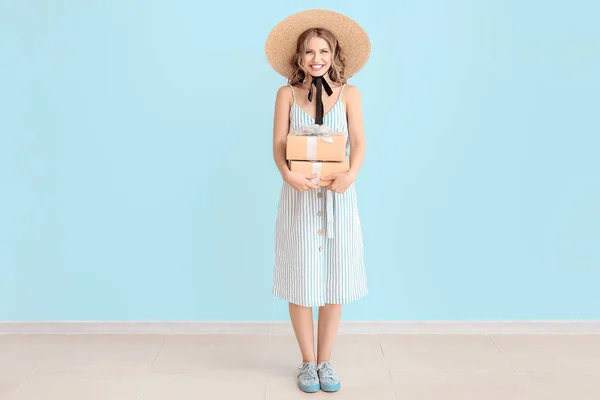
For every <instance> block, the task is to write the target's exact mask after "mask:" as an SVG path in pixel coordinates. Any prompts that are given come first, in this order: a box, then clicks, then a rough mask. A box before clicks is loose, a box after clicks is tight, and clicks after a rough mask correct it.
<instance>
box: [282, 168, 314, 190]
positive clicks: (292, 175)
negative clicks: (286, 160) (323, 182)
mask: <svg viewBox="0 0 600 400" xmlns="http://www.w3.org/2000/svg"><path fill="white" fill-rule="evenodd" d="M312 178H316V175H312V176H308V177H307V176H306V175H305V174H303V173H301V172H291V171H290V172H289V173H287V174H285V176H284V177H283V180H284V181H286V182H287V183H288V184H289V185H290V186H291V187H292V188H294V189H295V190H297V191H306V190H314V189H319V188H320V186H317V185H315V184H313V183H311V182H310V181H309V179H312Z"/></svg>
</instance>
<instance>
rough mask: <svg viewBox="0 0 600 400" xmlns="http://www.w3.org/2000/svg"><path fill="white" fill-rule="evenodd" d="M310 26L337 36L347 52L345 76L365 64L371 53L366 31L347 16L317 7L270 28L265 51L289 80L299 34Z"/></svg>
mask: <svg viewBox="0 0 600 400" xmlns="http://www.w3.org/2000/svg"><path fill="white" fill-rule="evenodd" d="M311 28H324V29H327V30H329V31H331V33H333V34H334V35H335V37H336V39H337V40H338V43H339V46H340V47H341V48H342V52H343V55H344V59H345V70H344V72H345V73H344V75H345V76H346V78H350V77H351V76H353V75H355V74H356V73H357V72H358V71H360V70H361V69H362V68H363V67H364V65H365V64H366V62H367V60H368V58H369V55H370V53H371V42H370V40H369V37H368V36H367V33H366V32H365V30H364V29H363V28H362V27H361V26H360V25H359V24H358V23H357V22H355V21H354V20H352V19H351V18H348V17H346V16H345V15H342V14H340V13H337V12H335V11H330V10H322V9H314V10H306V11H301V12H299V13H296V14H293V15H291V16H289V17H287V18H286V19H284V20H283V21H281V22H280V23H278V24H277V25H276V26H275V27H274V28H273V29H272V30H271V33H270V34H269V36H268V38H267V43H266V45H265V52H266V55H267V60H268V61H269V64H270V65H271V67H273V69H274V70H275V71H277V72H278V73H279V74H281V75H283V76H284V77H286V78H288V79H289V78H290V77H291V76H292V74H293V72H294V67H293V66H292V65H291V60H292V57H293V56H294V54H296V46H297V42H298V37H299V36H300V35H301V34H302V33H303V32H304V31H306V30H308V29H311Z"/></svg>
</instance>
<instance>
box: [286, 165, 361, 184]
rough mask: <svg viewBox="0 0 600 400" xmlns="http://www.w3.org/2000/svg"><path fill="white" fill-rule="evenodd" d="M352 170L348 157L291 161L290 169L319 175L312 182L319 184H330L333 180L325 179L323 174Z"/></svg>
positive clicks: (309, 174)
mask: <svg viewBox="0 0 600 400" xmlns="http://www.w3.org/2000/svg"><path fill="white" fill-rule="evenodd" d="M349 170H350V163H349V162H348V160H347V159H344V161H337V162H336V161H323V162H322V161H290V171H292V172H301V173H303V174H306V176H311V175H317V177H316V178H314V179H313V180H312V183H314V184H316V185H319V186H328V185H329V184H331V182H332V181H331V180H327V181H325V180H323V179H321V177H322V176H327V175H332V174H340V173H344V172H348V171H349Z"/></svg>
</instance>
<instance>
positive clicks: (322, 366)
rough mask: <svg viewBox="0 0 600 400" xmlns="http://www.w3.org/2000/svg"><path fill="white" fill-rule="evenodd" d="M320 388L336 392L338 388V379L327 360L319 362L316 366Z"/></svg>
mask: <svg viewBox="0 0 600 400" xmlns="http://www.w3.org/2000/svg"><path fill="white" fill-rule="evenodd" d="M317 373H318V374H319V382H320V386H321V390H323V391H325V392H337V391H338V390H340V380H339V379H338V377H337V376H336V374H335V370H334V369H333V367H332V366H331V364H330V363H329V362H327V361H326V362H322V363H319V365H318V366H317Z"/></svg>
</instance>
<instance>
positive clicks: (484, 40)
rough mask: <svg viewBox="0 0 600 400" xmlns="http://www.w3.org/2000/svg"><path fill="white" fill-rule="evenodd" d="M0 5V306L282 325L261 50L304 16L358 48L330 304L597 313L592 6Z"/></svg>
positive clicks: (486, 312) (510, 315)
mask: <svg viewBox="0 0 600 400" xmlns="http://www.w3.org/2000/svg"><path fill="white" fill-rule="evenodd" d="M378 3H379V4H387V5H385V6H383V5H377V4H378ZM0 4H1V6H0V113H1V118H0V188H1V189H0V190H1V194H2V195H1V198H0V273H1V276H0V279H1V280H0V319H3V320H7V319H8V320H259V321H266V320H285V319H287V318H288V315H287V307H286V304H284V303H283V302H282V301H280V300H278V299H276V298H274V297H273V296H272V295H271V277H272V275H271V274H272V262H273V253H272V252H273V231H274V222H275V216H276V207H277V201H278V195H279V188H280V182H281V181H280V176H279V174H278V172H277V169H276V168H275V166H274V164H273V161H272V155H271V154H272V153H271V132H272V131H271V129H272V113H273V105H274V101H275V93H276V91H277V89H278V87H279V86H280V85H282V84H284V80H283V78H281V77H279V76H278V75H276V73H275V72H273V71H272V70H271V69H270V67H269V65H268V64H267V62H266V60H265V57H264V52H263V48H264V42H265V39H266V37H267V35H268V33H269V30H270V29H271V28H272V27H273V26H274V25H275V24H276V23H277V22H278V21H279V20H280V19H281V18H283V17H285V16H287V15H289V14H292V13H294V12H296V11H300V10H302V9H305V8H312V7H322V8H330V9H336V10H338V11H340V12H343V13H345V14H347V15H349V16H351V17H353V18H355V19H356V20H358V21H359V22H360V23H362V24H363V25H364V27H365V29H366V30H367V31H368V33H369V34H370V37H371V39H372V45H373V48H372V55H371V59H370V60H369V63H368V64H367V66H366V67H365V69H364V70H363V71H362V72H361V73H360V74H358V75H357V76H356V77H355V78H353V79H352V80H351V81H350V83H352V84H354V85H356V86H358V87H359V88H360V89H361V93H362V96H363V101H364V112H365V127H366V133H365V134H366V138H367V157H366V160H365V164H364V167H363V170H362V171H361V174H360V176H359V179H358V181H357V187H358V191H359V207H360V210H361V217H362V223H363V227H364V241H365V246H366V262H367V268H368V278H369V282H370V291H371V292H370V295H369V296H368V297H366V298H364V299H363V300H361V301H359V302H357V303H354V304H352V305H349V306H348V307H347V308H346V311H345V315H344V318H345V319H348V320H396V319H402V320H404V319H408V320H432V319H435V320H438V319H444V320H499V319H505V320H522V319H536V320H537V319H542V320H548V319H600V249H599V247H600V246H599V244H600V207H599V204H600V183H599V182H600V160H599V156H598V153H599V150H600V139H599V137H600V123H599V118H598V116H599V110H600V101H599V99H600V96H599V93H600V78H599V77H598V76H599V75H598V71H600V52H599V51H598V50H599V49H600V30H599V29H598V27H597V26H598V25H597V23H596V22H597V21H595V19H596V16H597V15H598V14H599V13H600V7H599V6H598V5H597V4H598V3H596V2H593V1H591V0H590V1H571V2H567V1H562V2H558V1H541V0H540V1H527V2H523V1H517V0H510V1H506V0H505V1H491V0H490V1H480V0H477V1H476V0H471V1H432V0H429V1H423V0H419V1H408V2H407V1H400V2H396V3H393V2H389V1H386V2H373V1H371V2H366V1H364V0H344V1H319V2H316V1H313V2H310V1H309V2H305V1H302V2H283V1H274V0H269V1H262V2H258V3H257V2H247V1H235V2H234V3H232V2H223V1H221V2H209V3H207V5H200V2H198V1H191V0H185V1H184V0H182V1H162V2H160V1H141V0H112V1H106V0H105V1H81V2H78V1H61V2H52V1H32V0H29V1H8V0H3V1H2V2H1V3H0Z"/></svg>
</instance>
